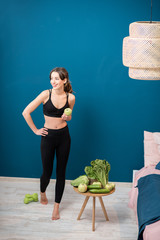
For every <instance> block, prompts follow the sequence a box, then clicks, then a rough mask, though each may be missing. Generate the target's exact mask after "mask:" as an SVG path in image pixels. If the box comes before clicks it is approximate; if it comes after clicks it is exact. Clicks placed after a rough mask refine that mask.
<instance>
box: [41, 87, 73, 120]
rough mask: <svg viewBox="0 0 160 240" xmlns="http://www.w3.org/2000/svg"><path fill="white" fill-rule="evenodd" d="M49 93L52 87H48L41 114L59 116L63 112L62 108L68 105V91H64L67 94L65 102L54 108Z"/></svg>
mask: <svg viewBox="0 0 160 240" xmlns="http://www.w3.org/2000/svg"><path fill="white" fill-rule="evenodd" d="M51 93H52V89H49V99H48V101H47V102H46V103H45V104H43V114H44V115H46V116H49V117H57V118H60V117H61V116H62V115H63V113H64V109H65V108H68V107H69V103H68V93H66V95H67V101H66V104H65V105H64V106H63V107H62V108H56V107H55V106H54V105H53V103H52V101H51Z"/></svg>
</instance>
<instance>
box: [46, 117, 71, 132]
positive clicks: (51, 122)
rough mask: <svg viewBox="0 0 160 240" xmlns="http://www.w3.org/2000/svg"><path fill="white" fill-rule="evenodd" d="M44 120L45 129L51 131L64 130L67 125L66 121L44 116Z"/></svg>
mask: <svg viewBox="0 0 160 240" xmlns="http://www.w3.org/2000/svg"><path fill="white" fill-rule="evenodd" d="M44 119H45V123H44V127H46V128H49V129H60V128H64V127H65V126H66V125H67V123H66V121H65V120H63V119H62V118H56V117H48V116H45V115H44Z"/></svg>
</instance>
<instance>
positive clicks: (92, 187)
mask: <svg viewBox="0 0 160 240" xmlns="http://www.w3.org/2000/svg"><path fill="white" fill-rule="evenodd" d="M87 188H88V189H101V188H102V187H101V186H99V185H96V184H92V185H88V186H87Z"/></svg>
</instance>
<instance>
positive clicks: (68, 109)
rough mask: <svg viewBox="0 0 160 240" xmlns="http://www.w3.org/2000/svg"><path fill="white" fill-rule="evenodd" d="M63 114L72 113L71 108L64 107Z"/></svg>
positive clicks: (68, 114)
mask: <svg viewBox="0 0 160 240" xmlns="http://www.w3.org/2000/svg"><path fill="white" fill-rule="evenodd" d="M64 114H65V115H67V116H70V115H71V114H72V109H71V108H65V109H64Z"/></svg>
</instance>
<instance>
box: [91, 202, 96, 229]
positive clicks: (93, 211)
mask: <svg viewBox="0 0 160 240" xmlns="http://www.w3.org/2000/svg"><path fill="white" fill-rule="evenodd" d="M95 200H96V197H93V209H92V231H95Z"/></svg>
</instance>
